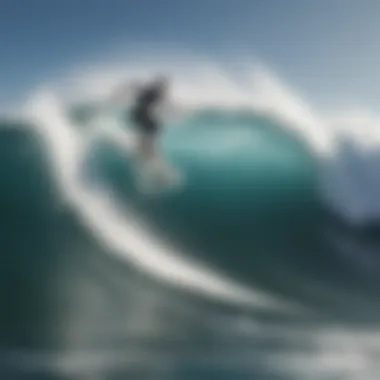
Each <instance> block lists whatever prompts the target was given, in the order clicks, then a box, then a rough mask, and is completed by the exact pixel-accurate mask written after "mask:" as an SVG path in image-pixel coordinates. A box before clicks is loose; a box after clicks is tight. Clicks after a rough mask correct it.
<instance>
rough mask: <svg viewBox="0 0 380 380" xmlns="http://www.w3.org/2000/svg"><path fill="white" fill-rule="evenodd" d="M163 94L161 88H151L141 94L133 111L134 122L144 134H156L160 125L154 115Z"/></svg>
mask: <svg viewBox="0 0 380 380" xmlns="http://www.w3.org/2000/svg"><path fill="white" fill-rule="evenodd" d="M162 96H163V94H162V91H161V89H160V88H158V87H155V86H151V87H148V88H146V89H144V90H142V92H141V93H140V94H139V96H138V97H137V99H136V103H135V105H134V106H133V107H132V110H131V117H132V121H133V122H134V123H135V125H136V127H137V128H138V129H139V130H140V131H141V132H143V133H148V134H156V133H157V132H158V131H159V123H158V121H157V120H155V117H154V115H153V108H154V106H155V105H156V104H157V103H158V102H159V101H160V100H161V98H162Z"/></svg>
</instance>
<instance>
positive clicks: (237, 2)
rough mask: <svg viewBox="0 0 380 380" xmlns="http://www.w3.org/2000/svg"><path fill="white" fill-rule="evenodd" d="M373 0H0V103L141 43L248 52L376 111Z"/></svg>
mask: <svg viewBox="0 0 380 380" xmlns="http://www.w3.org/2000/svg"><path fill="white" fill-rule="evenodd" d="M379 14H380V2H379V1H378V0H319V1H318V0H191V1H184V0H183V1H180V0H54V1H53V0H33V1H31V0H0V102H1V103H9V102H12V101H16V100H17V99H19V98H21V97H22V96H23V94H24V93H25V91H27V90H29V89H30V88H33V86H35V85H37V84H38V83H40V82H41V81H44V80H46V79H48V78H53V77H54V76H58V75H60V74H62V73H64V72H65V71H68V70H70V69H72V68H73V67H75V65H76V64H78V63H83V62H89V63H91V62H92V61H94V62H95V61H96V60H101V59H102V57H106V56H107V55H108V54H111V52H115V51H118V50H119V51H124V52H125V56H127V55H128V51H129V49H132V45H133V44H138V43H139V42H149V43H170V44H175V45H176V46H181V47H184V48H190V49H192V50H194V51H199V52H201V53H203V54H204V53H206V54H210V55H219V56H223V55H225V56H229V57H230V56H232V55H233V56H234V57H235V59H237V60H238V59H239V55H240V53H241V52H244V53H245V54H251V55H252V56H253V57H258V58H259V59H260V60H262V61H264V62H265V63H267V64H268V65H269V66H270V67H271V68H273V69H274V71H275V72H276V73H278V74H279V75H280V77H284V78H285V79H286V80H287V82H289V83H291V84H292V85H294V86H295V87H296V88H298V89H300V90H301V92H303V93H304V94H305V95H307V96H308V97H309V98H312V99H313V100H314V101H316V102H318V103H320V104H322V105H326V106H328V105H329V104H338V105H339V104H343V105H344V104H348V105H350V104H351V103H355V104H365V105H370V106H372V107H379V102H380V86H379V85H378V83H377V82H378V81H377V75H376V74H377V71H378V67H379V64H380V45H379V44H378V41H377V40H378V37H379V36H380V23H379V22H378V16H379Z"/></svg>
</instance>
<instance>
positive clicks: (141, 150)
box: [121, 76, 181, 188]
mask: <svg viewBox="0 0 380 380" xmlns="http://www.w3.org/2000/svg"><path fill="white" fill-rule="evenodd" d="M168 87H169V81H168V79H167V78H166V77H164V76H160V77H157V78H156V79H155V80H153V81H152V82H150V83H148V84H146V85H145V86H142V87H140V88H137V89H136V87H135V88H134V91H133V100H132V104H131V106H130V107H129V109H128V115H129V117H128V119H129V120H130V121H131V122H132V124H133V126H134V127H135V130H136V132H137V146H136V151H137V152H136V153H137V159H138V162H137V166H136V174H137V176H138V182H139V184H140V185H141V187H144V188H146V187H147V186H148V187H149V186H150V187H152V186H153V188H154V187H155V184H157V183H160V182H162V183H165V184H166V185H175V184H177V183H178V184H179V183H180V180H181V179H180V176H179V173H177V172H176V171H175V170H174V168H173V167H172V166H171V165H169V164H168V163H167V162H166V160H164V158H163V157H162V155H161V154H160V153H159V152H158V151H157V149H156V145H157V140H158V136H159V134H160V132H161V130H162V123H161V121H160V120H159V117H158V115H157V113H156V110H157V108H158V107H159V106H162V105H163V103H164V100H166V98H167V95H168ZM125 90H126V88H125V87H122V88H121V93H122V94H123V93H125ZM127 92H129V93H131V92H130V91H127ZM165 103H167V102H165ZM160 108H161V107H160ZM173 109H174V108H173ZM149 183H153V185H151V184H149Z"/></svg>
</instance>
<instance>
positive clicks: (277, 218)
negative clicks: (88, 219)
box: [93, 111, 317, 279]
mask: <svg viewBox="0 0 380 380" xmlns="http://www.w3.org/2000/svg"><path fill="white" fill-rule="evenodd" d="M161 148H162V151H163V155H164V157H165V159H166V161H167V162H168V163H169V164H170V165H172V166H173V167H174V168H175V169H176V170H178V171H179V173H181V174H182V175H183V177H184V178H185V179H186V182H185V184H184V185H183V186H182V187H180V188H177V189H176V191H167V192H163V193H161V194H160V195H159V196H154V197H152V196H145V195H144V194H141V193H139V192H138V191H136V189H135V187H134V186H133V182H134V180H133V178H134V177H133V175H134V174H133V167H134V163H133V157H131V156H128V155H126V154H125V153H123V152H122V150H120V149H118V148H117V146H116V145H113V144H110V143H106V142H103V143H101V144H100V145H99V146H98V147H97V149H96V155H93V157H96V161H97V163H98V164H97V167H98V170H100V172H99V173H98V174H99V175H98V177H101V178H103V179H102V180H106V181H107V182H108V183H109V184H110V186H111V187H112V192H113V194H117V196H118V200H119V201H120V200H122V201H124V202H125V204H126V205H128V206H129V207H134V208H135V210H137V211H138V213H139V217H141V218H144V219H145V221H146V222H147V223H148V224H150V226H151V227H152V228H153V230H154V229H156V231H157V233H158V234H161V235H165V236H164V238H165V239H167V238H170V240H171V241H172V242H175V243H176V244H178V245H179V246H181V247H183V248H184V249H185V250H186V251H190V252H197V253H196V254H197V255H199V256H202V258H203V259H204V260H206V261H209V262H212V264H213V265H217V266H218V267H219V268H220V269H221V270H222V271H225V272H234V273H235V274H236V275H238V276H241V275H244V277H246V278H249V279H252V274H253V272H254V271H255V269H254V268H255V266H256V267H257V264H258V262H259V261H260V265H262V264H263V263H262V262H263V261H264V262H265V263H264V264H265V265H270V264H269V262H268V261H269V260H270V257H272V256H273V255H274V252H275V251H276V250H281V249H284V247H285V245H286V244H290V242H293V243H294V242H295V240H296V241H297V242H298V245H299V246H302V242H303V241H306V240H307V239H308V235H307V234H308V231H311V230H312V228H311V226H310V225H311V224H312V223H313V220H314V213H315V210H316V208H317V206H316V200H315V185H314V183H315V179H316V176H315V169H314V161H313V157H311V156H310V154H309V152H308V150H307V147H306V146H304V144H303V143H302V142H301V141H300V140H299V139H298V138H297V136H294V135H292V134H291V133H290V132H289V131H288V130H287V129H286V127H284V126H281V125H278V124H276V123H275V122H273V121H271V120H270V119H268V118H265V117H260V116H257V115H252V114H228V113H226V112H224V113H223V112H220V111H219V112H216V111H207V112H203V113H200V114H198V115H194V116H192V117H191V118H189V119H188V120H186V121H185V122H183V123H182V124H181V125H178V126H175V127H173V128H170V129H169V128H168V129H167V131H166V132H165V133H164V135H163V136H162V139H161ZM260 276H261V274H255V277H256V279H257V278H258V277H260Z"/></svg>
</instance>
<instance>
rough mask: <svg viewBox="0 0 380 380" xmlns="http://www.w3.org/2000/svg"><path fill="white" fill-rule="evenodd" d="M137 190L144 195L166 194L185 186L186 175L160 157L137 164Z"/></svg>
mask: <svg viewBox="0 0 380 380" xmlns="http://www.w3.org/2000/svg"><path fill="white" fill-rule="evenodd" d="M135 185H136V190H137V191H138V192H140V193H141V194H144V195H151V196H155V195H164V194H167V193H171V192H173V191H180V190H182V189H183V188H184V185H185V181H184V175H183V173H181V172H180V170H178V169H177V168H175V167H174V166H172V165H171V164H169V163H168V162H166V161H164V160H162V159H160V160H154V161H151V162H146V163H144V164H137V165H136V166H135Z"/></svg>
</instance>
